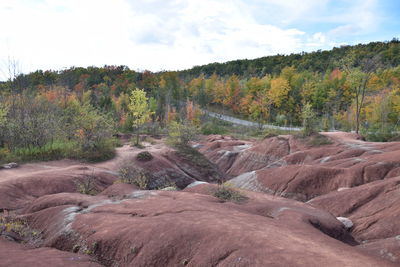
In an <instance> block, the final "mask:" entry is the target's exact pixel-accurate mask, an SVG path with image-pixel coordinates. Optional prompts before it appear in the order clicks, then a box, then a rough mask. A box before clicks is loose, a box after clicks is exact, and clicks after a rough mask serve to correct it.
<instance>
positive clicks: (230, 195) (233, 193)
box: [213, 184, 248, 203]
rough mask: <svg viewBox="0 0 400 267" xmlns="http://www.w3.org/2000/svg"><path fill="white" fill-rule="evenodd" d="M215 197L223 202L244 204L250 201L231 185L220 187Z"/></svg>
mask: <svg viewBox="0 0 400 267" xmlns="http://www.w3.org/2000/svg"><path fill="white" fill-rule="evenodd" d="M213 195H214V196H215V197H217V198H219V199H221V200H223V201H233V202H238V203H239V202H243V201H245V200H247V199H248V197H246V196H245V195H244V194H243V193H242V192H240V191H238V190H236V189H234V188H232V187H231V186H230V185H227V184H224V185H219V186H218V188H217V189H216V190H215V191H214V193H213Z"/></svg>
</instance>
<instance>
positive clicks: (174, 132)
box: [168, 121, 198, 145]
mask: <svg viewBox="0 0 400 267" xmlns="http://www.w3.org/2000/svg"><path fill="white" fill-rule="evenodd" d="M197 135H198V129H197V128H196V126H194V125H193V124H192V123H191V122H185V123H178V122H176V121H172V122H171V123H170V124H169V125H168V142H169V143H170V144H172V145H178V144H182V145H186V144H188V143H189V142H190V141H192V140H194V139H195V138H196V137H197Z"/></svg>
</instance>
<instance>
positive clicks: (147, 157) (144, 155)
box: [136, 151, 153, 161]
mask: <svg viewBox="0 0 400 267" xmlns="http://www.w3.org/2000/svg"><path fill="white" fill-rule="evenodd" d="M136 159H137V160H139V161H150V160H152V159H153V155H152V154H151V153H150V152H148V151H143V152H140V153H139V154H137V156H136Z"/></svg>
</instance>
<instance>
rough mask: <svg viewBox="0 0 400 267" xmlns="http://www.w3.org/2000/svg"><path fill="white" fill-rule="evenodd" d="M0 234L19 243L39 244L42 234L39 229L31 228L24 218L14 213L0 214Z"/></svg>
mask: <svg viewBox="0 0 400 267" xmlns="http://www.w3.org/2000/svg"><path fill="white" fill-rule="evenodd" d="M0 235H2V236H6V237H8V238H11V239H13V240H14V241H17V242H21V243H29V244H31V245H33V246H39V245H40V244H41V242H42V235H41V233H40V232H39V231H36V230H34V229H31V228H30V227H29V225H28V223H27V221H26V220H25V219H22V218H17V217H16V216H14V215H9V216H4V215H3V216H0Z"/></svg>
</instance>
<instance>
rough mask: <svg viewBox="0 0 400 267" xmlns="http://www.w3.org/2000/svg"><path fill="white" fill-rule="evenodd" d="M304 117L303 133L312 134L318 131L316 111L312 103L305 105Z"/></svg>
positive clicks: (305, 134)
mask: <svg viewBox="0 0 400 267" xmlns="http://www.w3.org/2000/svg"><path fill="white" fill-rule="evenodd" d="M302 118H303V135H304V136H310V135H312V134H313V133H315V132H316V125H315V113H314V111H313V110H312V106H311V104H310V103H307V104H305V105H304V107H303V112H302Z"/></svg>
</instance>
